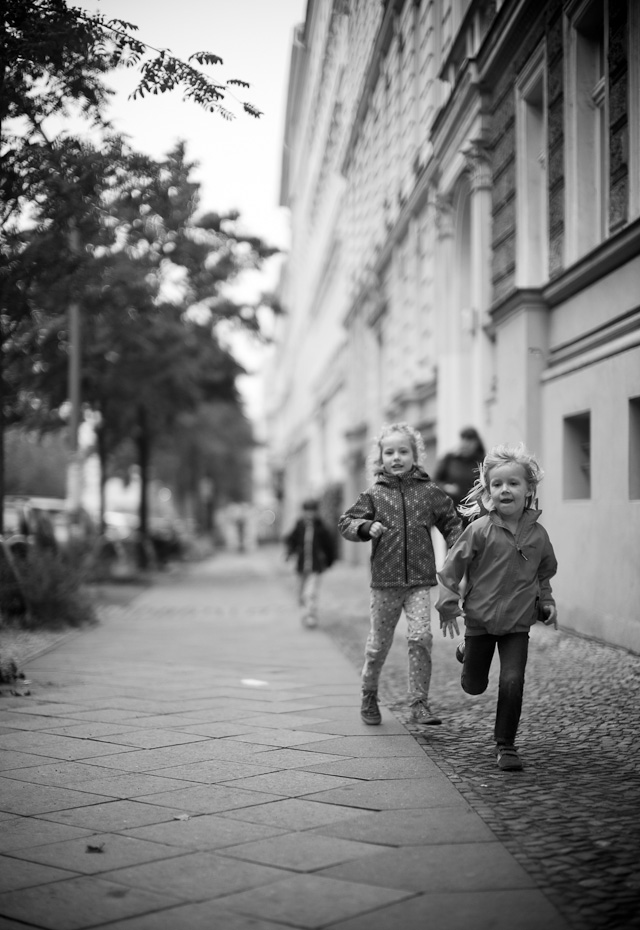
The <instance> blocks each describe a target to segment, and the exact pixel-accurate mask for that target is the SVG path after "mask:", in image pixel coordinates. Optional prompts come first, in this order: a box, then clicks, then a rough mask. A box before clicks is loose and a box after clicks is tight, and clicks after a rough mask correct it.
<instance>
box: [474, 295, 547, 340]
mask: <svg viewBox="0 0 640 930" xmlns="http://www.w3.org/2000/svg"><path fill="white" fill-rule="evenodd" d="M524 309H527V310H545V311H546V310H548V309H549V305H548V303H547V301H546V300H545V299H544V296H543V293H542V291H541V290H540V288H534V287H528V288H517V289H515V290H513V291H511V293H510V294H507V296H506V297H504V298H502V300H500V301H498V302H497V303H495V304H494V305H493V306H492V307H491V309H490V310H489V317H490V320H491V322H490V323H489V326H488V327H487V335H489V336H490V337H493V336H494V335H495V328H496V327H497V326H499V325H501V324H502V323H504V321H505V320H507V319H508V318H509V317H510V316H513V315H514V314H515V313H519V312H520V311H521V310H524Z"/></svg>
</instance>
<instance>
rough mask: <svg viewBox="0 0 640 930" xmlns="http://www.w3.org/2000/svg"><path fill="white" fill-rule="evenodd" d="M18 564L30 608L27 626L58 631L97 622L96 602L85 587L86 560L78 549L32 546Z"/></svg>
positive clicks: (22, 586) (25, 621) (28, 607)
mask: <svg viewBox="0 0 640 930" xmlns="http://www.w3.org/2000/svg"><path fill="white" fill-rule="evenodd" d="M14 564H15V569H16V574H17V575H18V578H19V580H20V587H21V588H22V593H23V595H24V600H25V602H26V607H27V612H26V616H25V619H24V621H23V622H24V624H25V625H26V626H32V627H38V628H48V629H56V628H60V627H67V626H68V627H79V626H83V625H85V624H88V623H95V622H96V610H95V605H94V602H93V599H92V597H91V596H90V594H89V592H88V591H87V590H86V589H85V587H84V585H85V582H86V569H85V564H84V558H83V556H82V554H81V551H80V549H79V548H78V547H77V546H71V547H69V548H68V549H61V550H55V549H45V548H38V547H37V546H30V547H29V549H28V551H27V552H26V553H25V556H24V558H22V559H20V560H19V561H17V560H16V561H15V562H14Z"/></svg>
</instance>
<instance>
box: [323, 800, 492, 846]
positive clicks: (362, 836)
mask: <svg viewBox="0 0 640 930" xmlns="http://www.w3.org/2000/svg"><path fill="white" fill-rule="evenodd" d="M313 832H314V833H321V834H323V835H324V836H341V837H344V838H345V839H351V840H361V841H362V842H365V843H380V844H384V845H388V846H398V847H408V846H427V845H432V844H433V845H436V844H440V843H478V844H479V843H492V842H495V839H496V837H495V834H494V833H493V832H492V831H491V830H490V829H489V827H487V825H486V824H485V822H484V821H483V820H482V818H481V817H480V816H479V815H478V814H476V813H475V811H473V810H472V809H471V808H470V807H469V806H467V805H466V804H457V805H456V806H455V807H431V808H428V809H425V808H419V809H417V810H413V809H408V810H398V809H395V810H384V811H370V812H369V813H367V814H362V815H360V816H358V817H355V818H351V819H350V820H347V821H346V822H338V823H331V824H324V825H323V826H321V827H315V828H314V829H313ZM482 853H483V850H482V847H480V846H478V855H482Z"/></svg>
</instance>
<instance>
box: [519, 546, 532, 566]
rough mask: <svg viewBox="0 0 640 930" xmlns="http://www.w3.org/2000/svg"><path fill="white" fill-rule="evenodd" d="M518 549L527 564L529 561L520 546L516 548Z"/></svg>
mask: <svg viewBox="0 0 640 930" xmlns="http://www.w3.org/2000/svg"><path fill="white" fill-rule="evenodd" d="M516 549H517V550H518V552H519V553H520V555H521V556H522V558H523V559H524V560H525V562H528V561H529V559H528V558H527V557H526V555H525V554H524V552H523V551H522V549H521V548H520V546H516Z"/></svg>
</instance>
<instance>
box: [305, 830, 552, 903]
mask: <svg viewBox="0 0 640 930" xmlns="http://www.w3.org/2000/svg"><path fill="white" fill-rule="evenodd" d="M322 874H323V875H324V876H326V877H329V878H338V879H341V880H343V881H353V882H364V883H365V884H369V883H371V884H373V885H381V884H384V885H385V886H386V887H388V888H398V889H402V890H404V891H416V892H431V893H434V892H442V891H451V892H454V891H457V889H458V888H460V887H463V888H465V889H467V890H472V891H482V890H485V889H487V888H489V889H492V890H503V889H506V888H533V887H535V883H534V881H533V879H531V878H530V876H529V875H527V873H526V872H525V871H524V869H523V868H522V866H520V865H519V864H518V862H517V861H516V860H515V859H514V857H513V856H512V855H511V853H509V852H507V850H506V849H504V847H503V846H502V844H501V843H498V842H496V841H494V842H492V843H483V844H481V845H480V846H478V845H477V844H476V843H458V844H445V843H441V844H438V845H430V846H410V847H405V846H403V847H401V848H397V849H387V850H385V851H384V852H381V853H378V854H376V855H375V856H370V857H369V858H367V859H359V860H356V861H351V862H346V863H343V864H341V865H339V866H333V867H331V868H329V869H323V871H322Z"/></svg>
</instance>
